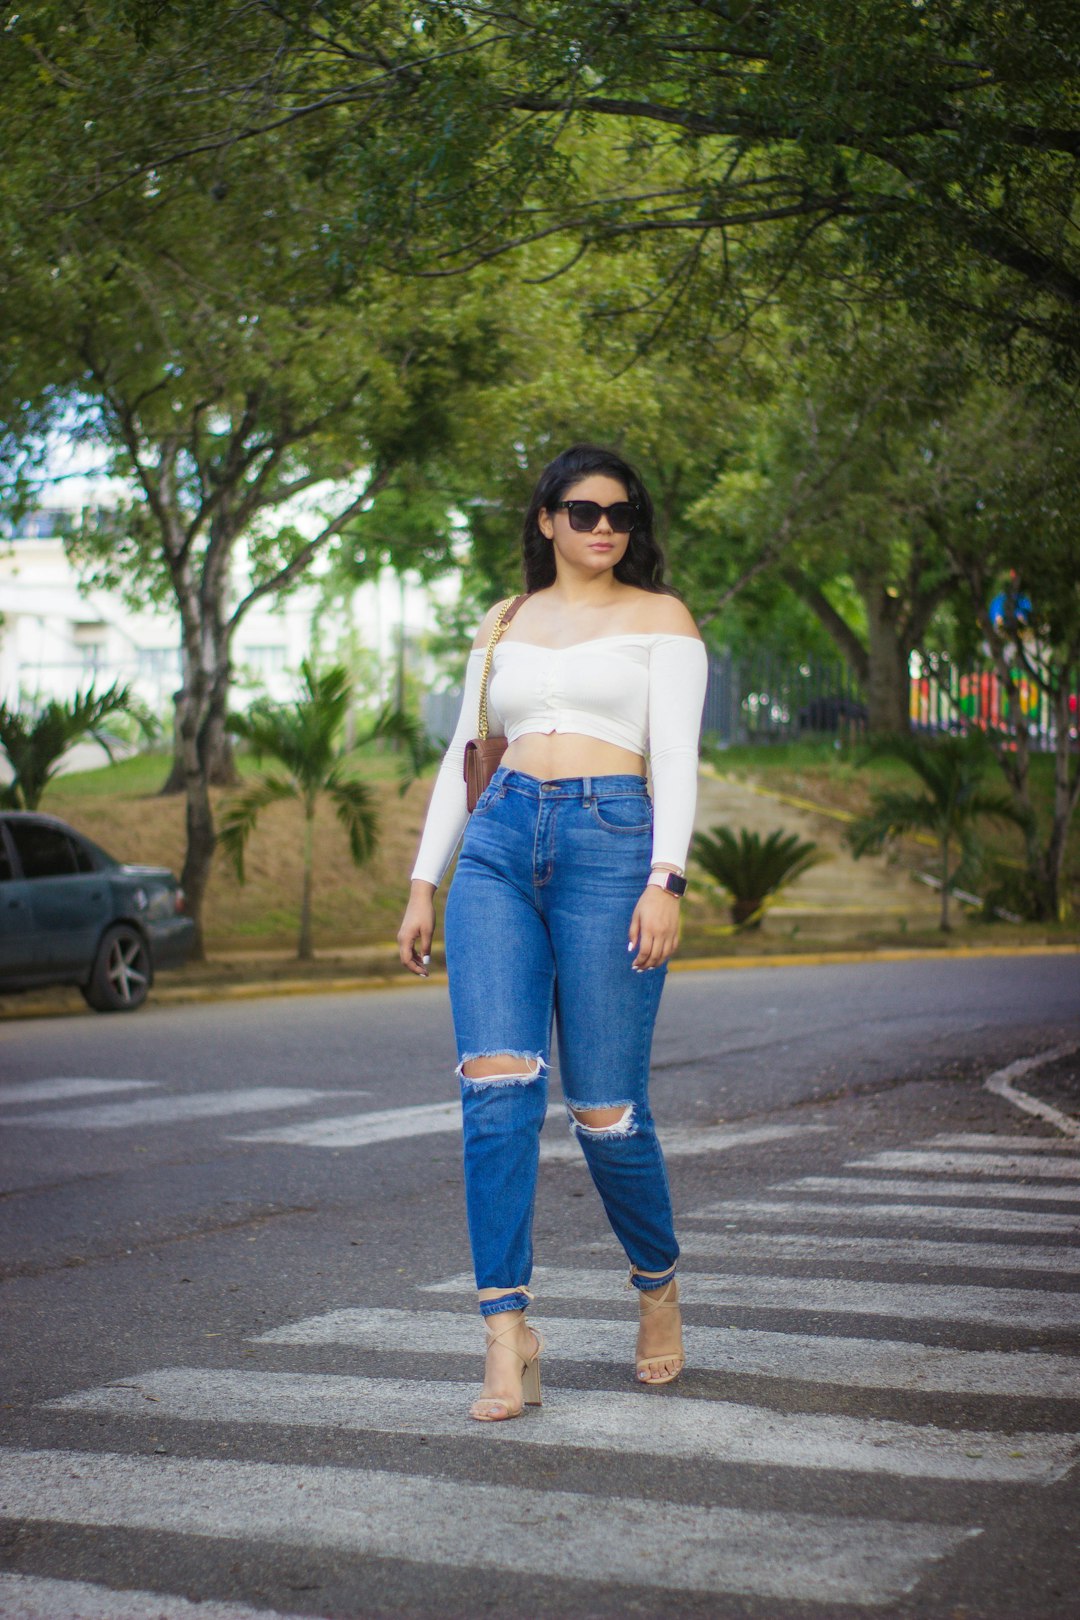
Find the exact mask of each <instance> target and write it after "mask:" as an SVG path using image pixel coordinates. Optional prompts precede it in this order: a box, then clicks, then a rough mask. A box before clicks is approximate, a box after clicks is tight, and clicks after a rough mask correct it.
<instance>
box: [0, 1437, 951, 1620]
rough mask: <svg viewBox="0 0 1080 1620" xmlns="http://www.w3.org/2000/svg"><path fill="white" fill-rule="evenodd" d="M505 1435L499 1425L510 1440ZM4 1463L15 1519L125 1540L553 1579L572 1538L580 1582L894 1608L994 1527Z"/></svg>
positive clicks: (66, 1460) (414, 1483)
mask: <svg viewBox="0 0 1080 1620" xmlns="http://www.w3.org/2000/svg"><path fill="white" fill-rule="evenodd" d="M467 1421H468V1420H467V1419H463V1420H462V1428H463V1429H464V1427H465V1424H466V1423H467ZM540 1421H541V1422H542V1421H543V1418H542V1415H540ZM527 1422H528V1419H525V1420H522V1423H521V1424H508V1425H506V1427H507V1428H510V1429H512V1428H516V1427H520V1426H523V1425H524V1424H525V1423H527ZM499 1429H500V1425H498V1424H493V1425H491V1426H490V1427H489V1429H488V1430H486V1431H485V1432H486V1434H487V1436H488V1439H489V1440H492V1441H494V1442H495V1443H496V1444H498V1443H499V1438H500V1437H499ZM0 1464H2V1467H3V1475H4V1496H5V1511H6V1513H7V1515H8V1516H9V1517H11V1518H25V1519H36V1520H41V1521H44V1522H46V1523H51V1524H80V1525H101V1526H105V1527H107V1528H108V1529H109V1530H110V1531H111V1532H112V1533H113V1534H114V1535H115V1532H116V1530H117V1529H128V1530H159V1531H165V1532H167V1533H169V1534H170V1535H192V1536H205V1537H211V1538H214V1539H216V1540H218V1541H252V1540H259V1541H266V1542H269V1543H271V1544H274V1543H278V1544H280V1545H283V1546H291V1547H304V1548H314V1549H318V1550H319V1551H320V1552H321V1553H324V1554H325V1553H327V1552H330V1551H334V1552H343V1553H346V1554H348V1555H350V1556H353V1557H356V1556H362V1557H370V1558H380V1559H402V1560H405V1561H408V1562H413V1563H417V1562H418V1563H424V1564H431V1565H435V1566H438V1565H442V1566H449V1567H453V1568H458V1569H488V1570H494V1571H497V1572H499V1573H500V1574H502V1573H503V1572H505V1571H506V1570H507V1569H512V1570H514V1571H516V1572H517V1573H519V1574H526V1575H538V1576H542V1577H543V1578H544V1579H546V1580H549V1581H550V1580H551V1579H552V1548H553V1546H554V1545H556V1543H555V1539H554V1538H555V1537H556V1535H561V1534H571V1533H572V1535H573V1559H572V1561H571V1562H570V1564H569V1565H564V1566H563V1567H564V1568H566V1569H567V1573H568V1574H569V1575H572V1576H573V1578H574V1579H575V1580H577V1581H593V1582H602V1583H603V1584H605V1585H607V1586H610V1585H617V1586H626V1587H631V1588H633V1587H647V1588H650V1589H659V1590H661V1591H665V1592H668V1593H670V1592H672V1591H679V1592H705V1593H710V1592H736V1593H743V1594H746V1595H748V1596H761V1597H770V1598H774V1599H784V1600H788V1601H791V1602H795V1601H803V1602H809V1603H832V1604H840V1603H854V1604H886V1603H889V1602H892V1601H894V1600H895V1599H896V1598H898V1597H900V1596H901V1595H903V1594H905V1593H908V1592H911V1591H912V1590H913V1589H914V1587H915V1586H916V1585H917V1583H918V1582H919V1580H920V1579H921V1577H922V1576H923V1575H925V1574H926V1573H927V1571H928V1569H929V1567H930V1565H931V1564H933V1563H935V1562H936V1561H938V1560H939V1559H941V1558H944V1557H946V1556H947V1555H948V1554H949V1553H951V1552H954V1551H955V1550H956V1548H957V1547H959V1546H960V1545H961V1544H962V1543H963V1542H964V1541H966V1540H967V1539H968V1538H969V1537H971V1536H973V1535H977V1534H979V1532H978V1531H977V1530H974V1529H969V1528H967V1527H962V1526H958V1525H942V1524H921V1523H908V1524H896V1523H890V1522H889V1521H887V1520H874V1519H830V1518H827V1517H825V1516H824V1515H820V1514H799V1513H792V1514H780V1513H769V1512H749V1511H745V1510H741V1509H737V1508H724V1507H698V1506H695V1505H693V1504H690V1503H686V1502H678V1503H674V1502H664V1501H656V1500H649V1501H637V1500H633V1499H630V1498H619V1497H615V1498H606V1499H605V1498H602V1497H597V1496H594V1495H588V1494H582V1493H580V1492H573V1491H558V1490H553V1491H540V1490H532V1489H529V1488H522V1487H515V1489H513V1490H508V1489H507V1488H506V1486H505V1485H503V1484H499V1485H475V1484H465V1483H463V1482H461V1481H460V1480H439V1479H428V1478H425V1477H422V1476H416V1475H403V1474H393V1473H387V1472H382V1471H377V1470H374V1469H366V1468H328V1467H290V1466H285V1465H282V1464H276V1463H250V1462H212V1461H208V1460H204V1459H202V1458H190V1459H189V1458H179V1457H154V1458H147V1457H125V1456H118V1455H109V1454H107V1453H105V1454H103V1453H100V1452H86V1451H45V1452H42V1451H15V1450H7V1451H4V1452H0Z"/></svg>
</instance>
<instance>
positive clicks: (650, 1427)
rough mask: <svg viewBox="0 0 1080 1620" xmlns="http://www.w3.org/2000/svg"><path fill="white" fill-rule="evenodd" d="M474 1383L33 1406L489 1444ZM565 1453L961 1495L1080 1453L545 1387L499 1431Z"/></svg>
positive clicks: (393, 1383)
mask: <svg viewBox="0 0 1080 1620" xmlns="http://www.w3.org/2000/svg"><path fill="white" fill-rule="evenodd" d="M476 1390H477V1385H476V1382H475V1381H474V1382H473V1383H469V1384H459V1383H451V1382H447V1381H433V1380H425V1379H410V1378H365V1377H355V1376H343V1375H341V1374H337V1373H293V1372H249V1371H246V1370H239V1369H235V1368H200V1367H163V1368H160V1369H158V1370H157V1371H154V1372H146V1373H138V1374H136V1375H135V1376H134V1377H133V1378H130V1379H127V1380H125V1382H124V1384H123V1385H121V1386H119V1387H112V1386H109V1385H104V1386H102V1387H101V1388H98V1389H87V1390H82V1391H80V1392H79V1393H78V1394H75V1395H66V1396H64V1397H62V1398H61V1399H60V1400H53V1401H46V1402H44V1403H43V1405H44V1407H45V1409H46V1410H48V1411H53V1412H56V1411H61V1412H95V1413H103V1412H104V1413H108V1414H110V1415H114V1416H121V1417H138V1418H143V1419H148V1418H149V1416H150V1414H149V1413H148V1412H147V1406H146V1403H147V1401H152V1402H153V1405H154V1409H153V1421H154V1422H155V1423H161V1422H163V1421H181V1422H185V1423H187V1422H193V1423H213V1424H222V1423H241V1424H242V1423H263V1424H273V1425H286V1426H289V1425H295V1426H297V1427H302V1428H316V1429H322V1428H332V1429H336V1430H338V1431H342V1430H344V1431H345V1432H347V1433H358V1434H362V1433H366V1432H375V1433H378V1434H395V1435H396V1434H440V1435H452V1436H454V1437H455V1438H456V1439H458V1440H461V1439H472V1440H478V1441H481V1442H482V1443H483V1444H485V1445H487V1444H490V1439H491V1436H490V1432H489V1431H486V1430H484V1429H481V1428H479V1427H478V1426H476V1425H473V1424H472V1423H470V1422H469V1420H468V1418H467V1416H466V1413H467V1411H468V1407H469V1403H470V1401H472V1400H473V1399H475V1396H476ZM511 1442H512V1443H515V1444H526V1445H538V1446H574V1447H575V1448H577V1449H578V1450H582V1451H602V1452H605V1453H607V1454H616V1455H622V1456H652V1457H671V1458H678V1459H682V1460H684V1461H690V1460H693V1461H695V1462H701V1461H705V1462H712V1463H730V1464H737V1465H740V1466H744V1465H746V1466H753V1467H766V1468H807V1469H814V1470H823V1471H842V1472H852V1473H863V1474H895V1475H903V1476H904V1477H906V1478H912V1479H956V1480H964V1481H966V1482H967V1483H969V1484H1001V1483H1004V1482H1013V1483H1015V1482H1020V1481H1022V1482H1024V1483H1027V1484H1038V1485H1050V1484H1053V1483H1054V1482H1055V1481H1056V1480H1059V1479H1061V1478H1063V1476H1064V1475H1065V1474H1066V1473H1067V1472H1068V1471H1069V1468H1070V1467H1071V1465H1072V1463H1073V1461H1074V1459H1075V1458H1076V1457H1077V1456H1078V1455H1080V1434H997V1433H993V1432H991V1431H987V1430H976V1429H957V1430H952V1429H937V1428H932V1427H930V1426H929V1425H926V1426H920V1425H915V1424H910V1423H896V1422H892V1421H887V1420H882V1419H876V1418H857V1417H833V1416H819V1415H817V1414H811V1415H807V1414H804V1413H801V1412H799V1413H786V1412H775V1411H771V1410H770V1409H769V1408H768V1407H763V1406H742V1405H736V1404H735V1403H734V1402H729V1401H700V1400H685V1399H682V1398H680V1397H679V1396H678V1395H672V1396H668V1397H667V1398H666V1399H665V1400H664V1402H663V1403H662V1405H661V1404H658V1403H656V1402H655V1401H652V1400H651V1399H650V1397H649V1396H648V1395H647V1394H646V1393H645V1392H644V1391H640V1390H639V1391H637V1392H635V1393H633V1394H621V1393H616V1392H613V1391H611V1390H602V1391H599V1392H595V1391H592V1390H576V1389H556V1390H553V1391H551V1392H550V1394H549V1399H548V1401H547V1404H546V1405H545V1407H544V1412H543V1421H542V1422H539V1423H509V1424H506V1425H505V1426H500V1427H499V1433H498V1436H497V1440H496V1443H497V1444H499V1443H501V1444H508V1443H511Z"/></svg>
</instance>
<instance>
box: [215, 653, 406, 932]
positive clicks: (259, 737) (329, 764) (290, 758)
mask: <svg viewBox="0 0 1080 1620" xmlns="http://www.w3.org/2000/svg"><path fill="white" fill-rule="evenodd" d="M351 699H352V687H351V683H350V680H349V675H348V672H347V671H346V670H345V669H344V668H343V667H341V666H340V665H338V666H335V667H334V668H332V669H327V670H324V671H323V672H322V673H321V674H320V673H319V672H318V671H317V670H316V669H315V668H314V666H313V665H312V664H311V663H310V662H309V661H308V660H307V659H305V660H304V662H303V663H302V664H301V666H300V693H299V696H298V697H297V699H296V701H295V702H294V703H271V702H269V701H264V702H261V703H256V704H254V705H253V706H252V708H251V710H250V711H249V713H248V714H246V715H242V714H233V715H230V717H229V730H230V731H231V732H232V733H233V735H234V736H236V737H239V738H240V739H241V740H242V741H243V742H245V743H247V744H248V746H249V748H250V749H251V751H252V752H253V753H254V755H255V756H256V758H257V759H259V760H260V761H261V760H262V759H263V758H270V759H272V760H274V761H276V762H277V764H278V765H279V766H280V767H282V769H281V770H278V771H266V772H262V773H260V774H259V775H257V776H255V777H254V778H253V779H252V780H251V781H250V782H249V783H247V784H246V785H245V786H244V787H243V788H241V790H240V791H239V792H238V793H237V794H235V795H234V796H233V798H232V799H231V800H230V801H229V803H228V805H227V806H226V808H225V811H224V814H223V816H222V820H221V828H220V832H219V835H218V836H219V841H220V843H221V846H222V848H223V849H224V851H225V853H226V854H227V855H228V856H229V857H230V858H231V860H232V863H233V867H234V869H235V871H236V875H237V877H238V878H239V879H240V881H241V883H242V882H243V881H244V850H245V848H246V846H247V841H248V838H249V837H250V835H251V833H252V831H253V830H254V828H255V824H256V822H257V821H258V819H259V815H260V813H261V812H262V811H263V810H265V809H266V807H267V806H268V805H271V804H276V803H279V802H280V801H282V800H287V799H298V800H299V801H300V804H301V806H302V808H303V815H304V833H303V850H302V855H303V886H302V891H301V897H300V934H299V939H298V942H297V948H296V954H297V957H298V958H299V960H300V961H302V962H307V961H310V960H311V957H312V954H313V953H312V943H311V897H312V888H313V880H314V864H315V810H316V806H317V805H318V802H319V800H320V798H322V797H324V796H325V797H326V798H328V799H329V800H330V802H331V803H332V804H333V806H334V811H335V813H336V815H337V819H338V821H339V822H340V823H341V825H342V826H343V827H344V829H345V831H346V833H347V834H348V839H349V853H350V854H351V856H352V859H353V861H354V863H355V864H356V865H357V866H363V865H364V863H365V862H366V861H368V860H370V858H371V856H372V855H373V854H374V852H375V849H376V847H377V844H378V832H379V826H378V816H377V813H376V810H375V803H374V794H373V791H372V789H371V787H370V786H369V784H368V783H366V782H363V781H361V780H360V779H359V778H358V777H357V776H355V775H353V774H352V766H353V756H354V755H355V753H356V751H357V750H358V749H360V748H364V747H366V746H367V745H368V744H369V743H372V742H375V741H376V740H379V739H386V740H391V739H393V740H397V741H400V742H401V743H402V744H404V749H403V752H402V756H401V757H402V766H401V772H400V778H401V789H402V791H403V792H404V790H405V788H406V787H407V786H408V785H409V783H410V782H411V781H412V780H413V778H414V777H415V776H416V775H417V774H418V772H419V771H420V770H422V769H423V767H424V765H425V764H426V763H427V761H428V759H429V758H430V757H431V752H430V749H429V747H428V744H427V741H426V739H425V737H424V734H423V731H422V730H421V728H420V726H419V725H418V724H417V722H416V721H415V720H413V719H412V718H411V717H410V716H409V715H407V714H403V713H402V712H401V711H400V710H395V709H391V708H386V709H383V710H382V712H381V713H380V714H379V715H377V716H376V718H375V719H374V720H373V721H372V722H371V723H370V724H369V726H368V727H367V729H366V731H364V732H363V733H362V734H361V735H360V736H359V737H357V739H356V741H355V743H354V744H353V746H352V747H347V746H345V745H344V744H343V743H342V741H341V737H342V733H343V729H344V726H345V721H346V717H347V715H348V711H349V705H350V702H351Z"/></svg>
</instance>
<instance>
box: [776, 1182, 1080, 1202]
mask: <svg viewBox="0 0 1080 1620" xmlns="http://www.w3.org/2000/svg"><path fill="white" fill-rule="evenodd" d="M771 1190H772V1191H773V1192H828V1193H846V1194H850V1195H851V1196H852V1197H858V1198H871V1197H875V1196H877V1195H878V1194H880V1195H881V1196H883V1197H886V1198H889V1197H892V1198H968V1199H978V1198H993V1199H995V1200H996V1199H1004V1198H1007V1199H1011V1200H1012V1201H1013V1202H1015V1203H1017V1204H1030V1203H1032V1202H1034V1203H1047V1204H1080V1187H1030V1186H1021V1184H1020V1183H1019V1182H1016V1181H900V1180H896V1181H890V1180H888V1179H886V1178H883V1179H882V1180H880V1181H878V1180H876V1179H875V1178H874V1177H873V1176H800V1177H799V1178H798V1180H797V1181H778V1182H777V1183H776V1184H775V1185H774V1186H773V1188H772V1189H771Z"/></svg>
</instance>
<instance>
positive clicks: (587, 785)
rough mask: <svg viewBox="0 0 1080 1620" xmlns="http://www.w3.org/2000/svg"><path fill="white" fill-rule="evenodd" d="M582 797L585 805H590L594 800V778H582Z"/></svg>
mask: <svg viewBox="0 0 1080 1620" xmlns="http://www.w3.org/2000/svg"><path fill="white" fill-rule="evenodd" d="M581 797H582V801H583V803H585V804H588V803H590V801H591V800H592V798H593V787H592V777H591V776H583V777H582V778H581Z"/></svg>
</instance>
